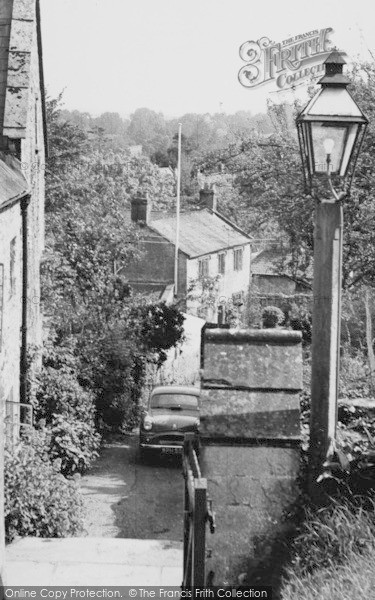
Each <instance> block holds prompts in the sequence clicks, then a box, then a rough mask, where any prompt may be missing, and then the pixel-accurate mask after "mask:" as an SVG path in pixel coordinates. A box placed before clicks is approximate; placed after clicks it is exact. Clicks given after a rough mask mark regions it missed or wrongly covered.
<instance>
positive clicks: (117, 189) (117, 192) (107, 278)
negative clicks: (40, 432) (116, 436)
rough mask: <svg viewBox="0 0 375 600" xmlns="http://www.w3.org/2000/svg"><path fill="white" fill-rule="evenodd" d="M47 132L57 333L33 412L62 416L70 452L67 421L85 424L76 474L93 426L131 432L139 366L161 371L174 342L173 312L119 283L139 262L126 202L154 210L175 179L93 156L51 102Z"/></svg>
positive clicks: (129, 160) (86, 139) (49, 282)
mask: <svg viewBox="0 0 375 600" xmlns="http://www.w3.org/2000/svg"><path fill="white" fill-rule="evenodd" d="M48 126H49V139H50V146H51V148H50V158H49V160H48V163H47V170H46V193H47V214H46V245H47V248H48V256H49V260H47V261H46V263H45V266H44V270H43V298H44V305H45V312H46V314H47V316H48V317H49V320H50V324H52V323H53V328H54V330H55V333H56V335H55V336H54V340H53V342H52V344H50V347H49V356H45V360H44V370H43V372H42V375H41V379H40V388H39V392H38V407H37V414H38V416H39V417H42V418H46V419H47V422H49V423H52V419H53V418H55V416H54V415H55V412H54V411H56V414H58V415H61V416H62V417H64V427H65V430H66V431H65V437H64V439H66V436H68V437H70V441H71V443H72V441H73V440H75V445H76V447H79V444H78V442H77V440H78V439H80V438H82V437H84V436H83V434H82V433H78V431H77V430H76V428H75V429H74V428H73V425H72V419H73V420H78V421H79V430H80V431H81V423H82V422H85V423H86V424H87V425H89V426H90V428H91V431H92V434H90V435H88V437H87V448H83V447H81V448H80V451H82V452H83V454H84V456H85V457H86V458H85V459H82V460H81V461H80V462H79V464H80V465H81V466H82V465H84V464H85V465H86V463H87V461H88V457H89V455H90V453H95V452H96V448H95V439H96V438H95V435H94V429H93V427H94V418H95V420H96V426H102V425H104V424H105V423H106V424H107V425H109V426H111V427H114V426H117V427H121V426H122V425H123V424H125V425H128V426H131V425H133V424H134V423H135V422H136V419H137V402H138V398H139V395H140V391H141V388H142V383H143V378H144V373H145V365H146V363H147V361H148V360H151V361H156V362H157V363H158V364H160V363H161V362H162V361H163V359H164V357H165V350H167V349H168V348H169V347H171V346H173V345H175V344H176V343H177V342H178V341H179V340H180V339H181V338H182V331H183V329H182V316H181V314H180V313H179V311H177V309H174V308H170V307H169V308H168V307H166V306H164V305H160V304H157V303H154V304H153V303H152V302H151V301H150V299H146V298H142V297H140V296H137V295H133V293H132V290H131V289H130V287H129V285H128V284H127V283H126V281H125V280H124V278H123V275H122V273H123V269H124V267H126V265H127V264H128V262H129V261H131V260H132V259H134V258H141V253H140V251H139V248H138V230H137V228H135V227H134V226H133V225H132V224H131V222H130V219H129V209H130V200H131V198H132V197H133V196H134V195H135V194H137V193H138V192H141V193H142V194H144V193H148V194H150V196H151V198H152V201H153V205H154V207H159V208H161V207H162V206H164V205H165V203H167V204H168V202H170V197H171V196H172V195H173V193H174V180H173V177H165V176H164V175H162V174H161V172H160V169H159V168H158V167H157V166H155V165H154V164H152V163H151V162H150V160H149V159H148V158H147V157H146V156H144V155H141V156H134V155H132V154H131V153H129V152H128V151H126V150H118V151H116V152H107V151H105V150H103V149H100V148H93V145H92V137H90V135H89V133H88V131H87V130H85V129H83V128H81V127H80V126H78V125H75V124H74V123H72V122H67V121H66V120H64V118H63V117H62V113H61V109H60V104H59V100H53V101H50V102H49V103H48ZM134 127H135V125H134ZM62 354H63V355H64V359H63V360H62V361H61V355H62ZM155 357H156V358H155ZM56 361H57V362H56ZM59 361H60V362H59ZM60 363H61V364H60ZM94 404H95V406H96V417H95V415H94V411H93V405H94ZM83 413H84V414H83ZM68 432H69V433H68ZM82 443H83V442H82ZM81 445H82V444H81ZM60 448H61V451H62V448H63V446H61V445H60ZM86 450H87V452H86ZM67 464H71V463H69V461H68V463H67ZM72 464H73V463H72Z"/></svg>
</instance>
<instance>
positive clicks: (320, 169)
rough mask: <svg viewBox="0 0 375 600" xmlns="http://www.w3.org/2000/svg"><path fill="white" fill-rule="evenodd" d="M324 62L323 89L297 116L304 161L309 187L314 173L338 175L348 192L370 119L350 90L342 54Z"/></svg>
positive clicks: (321, 83) (337, 54) (333, 53)
mask: <svg viewBox="0 0 375 600" xmlns="http://www.w3.org/2000/svg"><path fill="white" fill-rule="evenodd" d="M324 64H325V75H324V77H322V79H321V80H320V81H319V85H321V89H320V90H319V92H317V94H315V96H314V97H313V98H312V99H311V100H310V102H309V103H308V104H307V106H306V107H305V108H304V109H303V111H302V112H301V113H300V114H299V115H298V117H297V129H298V134H299V142H300V150H301V157H302V163H303V167H304V171H305V173H306V174H307V177H308V181H309V186H310V188H312V183H313V177H314V176H318V177H319V176H321V175H322V174H323V175H324V174H327V175H328V176H329V178H330V177H331V175H336V176H338V178H339V179H340V180H341V185H344V186H345V187H344V192H345V194H347V193H348V191H349V189H350V183H351V179H352V177H353V172H354V168H355V164H356V162H357V158H358V153H359V150H360V147H361V144H362V140H363V136H364V134H365V130H366V127H367V124H368V120H367V119H366V117H365V116H364V114H363V113H362V111H361V109H360V108H359V107H358V105H357V104H356V102H355V101H354V100H353V98H352V96H351V94H350V93H349V92H348V90H347V86H348V84H349V83H350V80H349V79H348V78H347V77H346V76H345V75H343V72H342V71H343V65H344V64H345V60H344V59H343V58H342V56H341V54H340V53H339V52H337V51H334V52H331V54H330V55H329V57H328V58H327V60H326V61H325V63H324ZM335 200H336V199H335Z"/></svg>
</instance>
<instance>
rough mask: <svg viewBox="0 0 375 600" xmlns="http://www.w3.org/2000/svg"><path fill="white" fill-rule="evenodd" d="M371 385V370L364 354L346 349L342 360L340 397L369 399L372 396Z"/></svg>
mask: <svg viewBox="0 0 375 600" xmlns="http://www.w3.org/2000/svg"><path fill="white" fill-rule="evenodd" d="M370 384H371V382H370V370H369V367H368V364H367V360H366V357H365V356H364V354H363V352H361V351H356V352H353V351H350V349H349V348H348V347H346V348H345V352H344V353H343V355H342V357H341V359H340V396H341V397H343V398H367V397H369V396H371V389H370Z"/></svg>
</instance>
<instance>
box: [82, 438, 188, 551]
mask: <svg viewBox="0 0 375 600" xmlns="http://www.w3.org/2000/svg"><path fill="white" fill-rule="evenodd" d="M81 489H82V493H83V495H84V499H85V504H86V519H85V530H86V535H88V536H90V537H119V538H140V539H168V540H174V541H182V512H183V477H182V471H181V458H180V457H178V456H158V457H157V456H155V457H152V458H151V459H147V460H145V461H142V462H141V461H140V459H139V457H138V436H136V435H134V434H130V435H123V436H112V437H111V438H110V439H108V441H107V442H106V443H105V444H104V447H103V449H102V452H101V456H100V458H99V459H98V461H97V462H96V464H95V466H94V467H93V469H92V470H91V471H90V472H89V473H88V474H87V475H85V476H84V477H83V478H82V485H81Z"/></svg>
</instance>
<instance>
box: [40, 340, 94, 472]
mask: <svg viewBox="0 0 375 600" xmlns="http://www.w3.org/2000/svg"><path fill="white" fill-rule="evenodd" d="M75 345H76V344H75V341H74V340H72V339H66V340H65V342H64V344H61V345H59V344H58V343H57V339H56V337H55V338H53V336H52V340H51V338H50V339H49V340H47V343H46V345H45V349H44V357H43V368H42V370H41V373H40V374H39V377H38V387H37V392H36V406H35V411H34V414H35V419H36V420H37V421H41V420H43V421H44V422H45V424H46V425H47V428H48V429H49V431H50V437H49V442H48V447H47V449H48V452H49V454H50V458H51V460H55V459H57V458H58V459H59V460H60V465H61V472H62V473H63V474H64V475H71V474H73V473H76V472H79V473H82V472H84V471H85V470H86V469H88V468H89V467H90V466H91V464H92V462H93V461H94V459H95V458H96V457H97V456H98V452H97V451H98V448H99V444H100V436H99V434H98V433H96V429H95V415H96V411H95V398H94V394H93V392H92V391H90V390H89V389H87V388H85V387H83V386H82V385H81V384H80V383H79V373H80V369H79V361H78V358H77V357H76V355H75Z"/></svg>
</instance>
